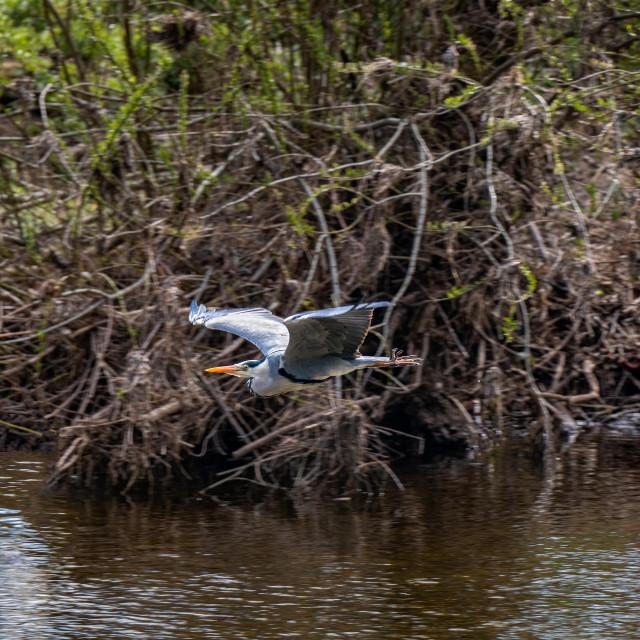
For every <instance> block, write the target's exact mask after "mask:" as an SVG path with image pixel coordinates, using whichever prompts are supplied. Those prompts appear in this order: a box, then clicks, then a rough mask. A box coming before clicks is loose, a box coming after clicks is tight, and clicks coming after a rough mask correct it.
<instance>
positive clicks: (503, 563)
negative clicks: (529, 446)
mask: <svg viewBox="0 0 640 640" xmlns="http://www.w3.org/2000/svg"><path fill="white" fill-rule="evenodd" d="M636 442H637V441H636V440H634V439H624V438H620V437H618V438H606V439H605V440H604V441H603V440H602V439H600V438H597V437H594V438H590V439H589V440H588V441H586V442H584V443H581V444H579V445H578V446H576V447H575V448H574V449H573V451H572V452H571V453H570V454H569V455H566V456H565V457H564V458H563V460H562V461H560V462H559V463H558V464H557V465H556V467H555V469H553V470H549V469H547V470H546V471H545V470H544V469H542V468H540V467H538V466H536V465H535V464H534V463H533V462H532V461H530V460H528V459H527V458H526V457H522V456H518V455H516V454H515V453H503V454H500V455H494V456H492V457H491V458H489V459H487V460H484V461H479V462H478V461H475V462H474V461H464V460H455V461H448V462H444V463H435V464H429V465H421V466H416V467H414V468H412V469H410V470H405V471H404V472H403V475H402V477H403V481H404V482H405V484H406V487H407V488H406V491H405V492H404V493H403V494H399V493H397V492H396V493H393V494H389V495H387V496H384V497H382V498H378V499H375V500H373V501H371V502H370V503H368V504H366V505H365V506H364V507H363V506H359V507H357V508H356V507H355V506H354V505H351V504H349V503H345V502H332V503H328V504H327V503H323V504H317V503H314V504H300V505H291V504H289V503H286V502H284V501H280V502H278V501H275V500H270V501H268V502H265V503H263V504H260V505H257V506H231V505H222V506H220V505H215V504H212V503H211V502H209V501H207V500H194V499H179V498H176V497H172V496H169V495H166V494H165V495H160V496H158V495H156V496H155V497H154V498H153V500H151V501H150V500H148V499H144V500H142V499H135V500H126V499H124V498H122V497H119V496H115V497H114V496H112V497H107V498H96V497H93V498H92V497H90V496H87V495H83V496H78V495H74V496H70V495H65V494H59V493H58V494H56V493H50V492H47V491H44V490H43V487H42V481H43V479H44V478H45V477H46V475H47V473H48V471H47V468H46V465H47V458H45V457H43V456H42V455H37V454H24V453H2V454H0V637H1V638H3V639H7V640H49V639H53V638H55V639H61V640H65V639H69V640H76V639H78V640H79V639H95V638H154V639H156V640H161V639H165V638H166V639H169V638H171V639H201V638H221V639H225V640H226V639H234V638H249V639H256V640H258V639H259V640H263V639H269V638H318V639H319V638H323V639H324V638H374V639H377V638H379V639H385V640H386V639H396V638H397V639H400V638H430V639H432V640H440V639H445V638H446V639H459V638H473V639H474V640H484V639H487V640H489V639H496V638H498V639H516V638H518V639H520V638H522V639H530V638H531V639H536V640H538V639H540V640H543V639H549V640H559V639H563V638H566V639H571V640H575V639H576V638H578V639H588V638H594V639H596V638H597V639H598V640H602V639H603V638H607V639H609V640H611V639H617V638H625V639H626V638H635V637H638V636H637V634H638V629H640V580H639V579H638V578H639V576H640V534H639V531H640V449H639V448H638V444H637V443H636Z"/></svg>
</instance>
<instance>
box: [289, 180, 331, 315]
mask: <svg viewBox="0 0 640 640" xmlns="http://www.w3.org/2000/svg"><path fill="white" fill-rule="evenodd" d="M299 181H300V184H301V185H302V188H303V189H304V192H305V193H306V194H307V197H308V198H309V200H310V201H311V206H312V207H313V211H314V213H315V214H316V218H317V219H318V224H319V225H320V230H321V234H320V237H319V238H318V242H320V241H323V242H324V243H325V246H326V248H327V259H328V260H329V274H330V277H331V290H332V294H331V298H332V302H333V305H334V306H336V307H337V306H339V305H340V299H341V295H340V284H339V281H340V274H339V272H338V261H337V260H336V254H335V252H334V250H333V245H332V244H331V235H330V233H329V225H328V224H327V219H326V218H325V215H324V211H323V210H322V207H321V206H320V203H319V202H318V199H317V198H316V197H315V195H314V194H313V191H311V189H310V187H309V185H308V184H307V182H306V181H305V180H304V179H303V178H300V180H299Z"/></svg>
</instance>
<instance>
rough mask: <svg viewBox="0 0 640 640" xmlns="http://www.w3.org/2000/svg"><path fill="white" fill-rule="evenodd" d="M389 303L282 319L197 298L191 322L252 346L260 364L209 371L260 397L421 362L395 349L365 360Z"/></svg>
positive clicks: (256, 309)
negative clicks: (377, 312)
mask: <svg viewBox="0 0 640 640" xmlns="http://www.w3.org/2000/svg"><path fill="white" fill-rule="evenodd" d="M389 306H393V305H392V304H391V303H390V302H370V303H368V304H355V305H347V306H344V307H334V308H332V309H322V310H319V311H305V312H303V313H297V314H295V315H293V316H289V317H288V318H284V319H283V318H280V317H278V316H276V315H274V314H272V313H271V311H269V310H268V309H263V308H261V307H254V308H251V309H219V310H215V309H213V310H210V311H207V309H206V307H205V306H204V305H203V304H201V305H199V306H198V304H197V303H196V301H195V300H194V301H193V302H192V303H191V310H190V313H189V322H191V323H192V324H195V325H203V326H205V327H207V328H209V329H220V330H222V331H228V332H229V333H233V334H235V335H237V336H241V337H242V338H244V339H245V340H248V341H249V342H252V343H253V344H254V345H255V346H256V347H258V349H260V351H262V353H263V354H264V358H262V359H260V360H245V361H244V362H239V363H237V364H231V365H227V366H223V367H213V368H211V369H206V371H208V372H212V373H229V374H231V375H232V376H238V377H239V378H246V379H247V386H248V387H249V391H251V393H252V394H254V395H256V396H260V397H268V396H275V395H278V394H280V393H287V392H289V391H297V390H300V389H302V388H304V387H307V386H309V385H317V384H322V383H323V382H326V381H327V380H329V379H331V378H334V377H335V376H342V375H344V374H346V373H350V372H351V371H355V370H356V369H365V368H368V367H406V366H417V365H420V364H422V359H421V358H418V357H416V356H405V355H402V352H401V351H399V350H398V349H393V351H392V352H391V357H390V358H389V357H386V356H380V357H378V356H363V355H361V354H360V351H359V349H360V347H361V345H362V343H363V342H364V339H365V337H366V335H367V333H368V332H369V327H370V325H371V318H372V317H373V310H374V309H377V308H379V307H389Z"/></svg>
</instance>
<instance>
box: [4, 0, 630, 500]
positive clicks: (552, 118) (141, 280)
mask: <svg viewBox="0 0 640 640" xmlns="http://www.w3.org/2000/svg"><path fill="white" fill-rule="evenodd" d="M636 9H637V7H636V4H635V3H633V2H616V3H611V2H606V3H598V2H586V1H584V2H583V1H578V2H575V1H573V0H571V1H570V0H565V1H558V2H549V3H544V2H525V1H521V2H514V1H507V0H505V1H503V2H492V1H489V2H487V1H486V0H485V1H481V0H478V1H476V0H468V1H464V2H463V1H460V2H456V1H444V0H443V1H438V0H430V1H429V0H425V1H420V0H414V1H411V0H409V1H407V2H399V3H393V2H387V1H384V2H383V1H368V0H365V1H364V2H360V3H357V4H353V3H345V2H339V1H334V0H329V1H325V2H322V3H320V2H315V1H313V0H298V1H295V2H271V1H267V2H262V3H253V2H237V1H235V0H227V1H223V2H215V3H214V2H206V1H201V2H192V3H176V2H172V3H164V2H141V1H139V2H136V0H113V1H111V2H101V3H91V2H88V1H87V0H64V1H62V0H43V2H42V3H40V2H36V1H35V0H33V1H18V0H7V1H6V2H4V3H3V6H2V8H0V53H1V55H2V58H1V64H2V69H3V78H4V79H3V80H2V86H1V88H0V106H1V108H2V113H1V114H0V216H1V219H0V224H1V229H0V233H1V236H0V237H1V247H0V251H1V253H0V260H1V262H0V265H1V266H0V269H1V271H0V303H1V305H2V312H1V313H2V316H1V317H2V320H1V322H2V326H1V329H0V341H1V343H0V358H1V361H2V367H3V369H2V395H1V398H0V412H1V416H0V440H1V445H2V446H3V447H18V446H29V447H33V446H39V445H41V444H42V443H46V442H51V441H56V440H57V441H58V442H59V446H60V450H61V454H60V458H59V461H58V465H57V468H56V475H55V477H56V479H58V480H61V479H64V478H66V477H68V476H69V475H71V474H74V475H75V476H76V477H78V478H79V479H81V480H82V481H85V482H91V480H92V479H93V478H94V477H96V476H99V477H104V476H105V475H106V477H108V478H109V479H110V481H112V482H114V483H116V484H119V485H124V486H131V485H133V484H134V483H135V482H137V481H141V480H145V479H154V478H155V479H157V478H159V477H161V476H163V470H165V471H166V472H167V474H169V475H171V474H172V473H175V471H176V469H181V470H182V471H183V472H184V473H188V470H187V468H188V467H192V466H193V463H194V461H198V460H207V461H208V464H211V459H212V456H213V453H214V452H219V458H218V459H220V457H221V456H222V455H223V454H224V455H226V454H228V453H229V452H235V457H236V458H238V459H242V460H243V461H244V462H246V464H243V465H241V466H239V467H237V468H235V467H233V468H232V469H231V470H230V471H229V472H228V473H226V474H224V473H223V474H222V475H221V476H219V477H218V478H217V479H216V482H219V481H220V480H225V479H226V478H228V477H236V476H238V477H240V476H242V477H246V478H249V479H254V480H257V481H258V482H260V483H264V484H269V485H284V486H293V487H296V488H300V489H303V488H306V489H308V488H313V489H322V490H327V491H333V492H342V491H345V490H347V489H350V488H354V487H357V486H366V484H367V483H371V482H376V481H378V479H379V474H378V472H379V471H380V470H383V471H386V472H388V474H390V475H392V472H391V470H390V469H389V467H388V466H387V462H386V454H387V450H386V449H385V446H386V445H385V444H383V440H384V441H386V443H387V444H388V443H389V442H391V443H392V444H393V446H394V447H395V449H396V450H397V451H404V452H407V451H417V450H419V449H420V448H421V443H424V441H425V440H426V443H427V447H428V448H432V447H435V446H436V445H438V444H442V443H445V442H447V443H454V444H456V445H457V446H460V447H463V448H473V447H482V446H484V444H485V443H489V442H493V441H495V440H496V438H497V437H499V436H500V435H501V434H503V433H504V431H505V430H506V429H507V428H508V425H509V424H510V421H511V420H512V419H513V418H515V417H517V418H523V417H527V419H528V420H529V422H530V423H531V425H532V437H533V439H534V441H536V442H537V443H538V444H539V445H540V446H541V447H542V449H543V450H546V449H548V448H549V447H554V446H555V445H556V441H557V439H558V437H560V438H561V439H562V438H564V439H566V438H569V439H571V438H572V437H574V436H575V435H576V433H577V432H578V431H579V425H582V424H584V422H585V421H588V420H591V419H595V418H597V419H599V420H603V419H606V417H607V416H609V417H611V416H613V415H619V413H620V412H621V411H624V410H627V411H628V410H635V407H634V405H633V396H634V395H635V394H637V391H638V380H639V377H638V371H640V368H639V367H640V334H639V331H638V300H640V285H639V283H638V274H639V272H640V253H639V248H638V231H637V226H638V224H639V223H640V220H639V219H638V203H637V191H638V167H639V164H640V151H639V150H638V136H637V131H638V125H639V123H640V112H639V108H638V105H639V100H640V90H639V87H640V84H639V83H638V75H639V73H640V72H639V71H638V69H640V55H639V54H640V43H639V42H638V31H637V30H638V29H640V13H638V11H636ZM362 296H364V297H365V298H366V299H367V300H378V299H385V300H393V301H394V302H396V305H397V306H396V309H395V311H394V313H393V315H392V316H391V318H390V321H389V323H388V324H386V326H381V327H380V328H379V329H377V330H374V332H373V334H372V337H371V338H370V339H369V344H368V347H369V348H370V349H376V348H378V349H379V350H380V351H385V350H386V351H388V350H389V349H390V347H392V346H395V347H400V348H402V349H404V350H405V351H407V352H410V353H415V354H418V355H421V356H422V357H424V358H425V361H426V364H425V366H424V367H423V368H421V369H420V370H411V371H402V373H401V374H399V375H398V377H397V378H393V377H385V376H384V375H382V374H378V373H376V374H375V375H372V376H365V377H364V378H358V377H355V376H354V377H353V378H351V379H346V380H345V381H343V385H342V386H341V387H338V386H335V385H328V386H327V389H326V390H325V392H324V393H323V392H318V391H317V390H316V391H314V392H309V393H308V394H303V395H302V396H300V397H293V398H291V397H286V398H275V399H272V400H269V401H262V400H259V399H251V398H249V397H248V396H247V392H246V389H245V388H244V387H243V386H241V385H240V382H239V381H235V380H231V379H230V380H221V379H217V378H215V377H211V376H209V375H208V374H203V373H202V371H203V369H204V368H205V365H211V363H212V362H222V363H227V362H232V361H238V360H241V359H243V358H245V357H250V356H253V355H254V351H253V349H252V348H251V346H250V345H249V344H248V343H246V342H244V341H242V340H238V339H234V338H233V336H226V335H224V334H220V335H216V334H214V333H213V332H208V331H206V330H197V329H195V328H194V327H191V326H190V325H188V323H187V308H188V304H189V302H190V300H191V299H192V298H196V299H197V300H198V301H199V302H203V303H205V304H207V306H210V307H214V306H215V307H227V306H228V307H237V306H267V307H269V308H271V309H272V310H273V311H274V312H276V313H278V314H279V315H283V316H285V315H288V314H291V313H295V312H297V311H300V310H302V309H305V308H314V307H323V306H328V305H331V304H339V303H347V302H349V301H353V300H357V299H359V298H360V297H362ZM381 320H384V321H387V320H389V318H388V317H386V316H385V317H383V318H381ZM374 334H375V336H374ZM375 337H377V344H376V339H375ZM374 425H377V426H374ZM396 431H400V432H405V433H409V434H411V435H412V436H417V438H410V437H404V436H401V435H399V434H397V433H396ZM421 438H422V439H423V440H420V439H421ZM229 457H230V458H232V457H233V456H232V455H231V456H229ZM363 483H364V485H363ZM213 484H215V482H214V483H213Z"/></svg>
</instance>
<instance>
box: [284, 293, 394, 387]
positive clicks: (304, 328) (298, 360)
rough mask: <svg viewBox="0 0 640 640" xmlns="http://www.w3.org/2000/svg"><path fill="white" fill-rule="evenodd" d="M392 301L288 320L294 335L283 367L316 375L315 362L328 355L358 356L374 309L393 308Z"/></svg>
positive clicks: (303, 375)
mask: <svg viewBox="0 0 640 640" xmlns="http://www.w3.org/2000/svg"><path fill="white" fill-rule="evenodd" d="M390 306H392V303H391V302H371V303H369V304H358V305H349V306H346V307H335V308H333V309H323V310H321V311H307V312H305V313H298V314H296V315H295V316H290V317H289V318H286V319H285V320H284V324H285V326H286V327H287V329H289V333H290V335H291V338H290V339H289V345H288V346H287V350H286V351H285V352H284V356H283V359H282V366H283V367H284V368H285V369H286V370H287V372H289V373H291V374H292V375H294V376H296V377H301V378H311V377H313V363H314V362H316V361H317V360H319V359H320V358H323V357H324V356H329V355H331V356H339V357H342V358H356V357H358V356H359V355H360V352H359V351H358V349H359V348H360V345H362V343H363V341H364V339H365V337H366V335H367V332H368V331H369V326H370V325H371V317H372V316H373V310H374V309H375V308H377V307H390Z"/></svg>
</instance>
